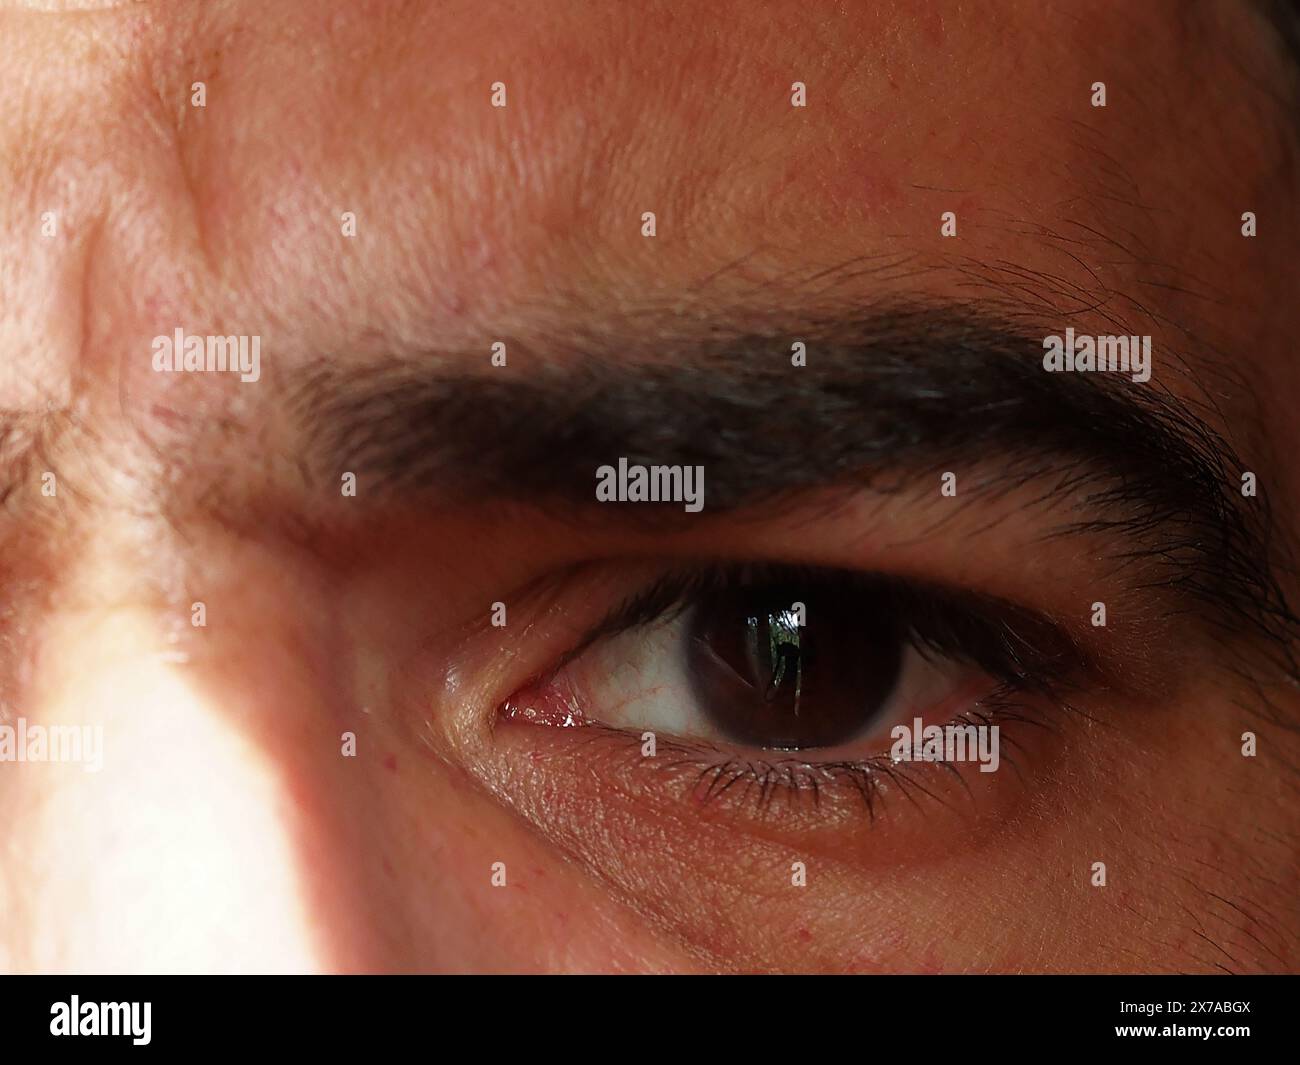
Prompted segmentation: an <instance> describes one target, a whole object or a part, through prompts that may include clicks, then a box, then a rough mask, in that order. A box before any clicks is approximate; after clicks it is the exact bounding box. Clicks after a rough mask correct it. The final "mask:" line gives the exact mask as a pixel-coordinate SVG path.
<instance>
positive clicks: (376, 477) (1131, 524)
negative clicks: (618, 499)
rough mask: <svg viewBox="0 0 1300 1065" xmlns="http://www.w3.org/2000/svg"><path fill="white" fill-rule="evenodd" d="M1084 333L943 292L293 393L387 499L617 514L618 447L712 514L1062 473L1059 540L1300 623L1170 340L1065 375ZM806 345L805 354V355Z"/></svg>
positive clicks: (1054, 484)
mask: <svg viewBox="0 0 1300 1065" xmlns="http://www.w3.org/2000/svg"><path fill="white" fill-rule="evenodd" d="M1063 329H1064V323H1062V326H1061V328H1058V329H1048V330H1046V331H1045V332H1036V331H1033V330H1031V329H1028V328H1026V326H1025V325H1024V324H1023V323H1018V322H1016V321H1013V320H1010V319H1003V318H999V317H997V316H992V315H987V314H982V313H977V312H974V311H971V310H969V309H966V308H962V307H953V306H947V305H930V304H925V305H907V306H898V307H894V308H891V309H889V310H886V311H878V312H875V313H872V314H868V315H862V316H859V317H854V318H834V319H829V320H825V321H807V322H805V324H804V325H803V326H802V327H801V328H797V329H794V330H793V331H791V332H784V333H781V334H778V333H776V332H774V331H772V330H768V329H762V330H757V331H754V332H744V331H740V330H735V329H727V328H725V327H723V326H722V325H721V324H712V325H710V324H708V323H705V324H703V325H701V326H698V327H691V328H685V329H675V330H674V331H673V332H671V333H668V334H664V335H663V336H662V339H660V340H655V339H654V337H655V334H654V333H653V332H636V331H633V330H629V331H627V332H625V333H622V334H620V333H619V332H618V331H616V330H614V331H609V332H605V331H599V332H597V331H591V332H588V333H586V334H584V336H583V339H582V340H581V342H575V341H572V340H570V341H564V340H561V339H556V340H555V341H553V342H539V341H536V340H534V341H532V342H530V343H528V344H524V343H521V342H515V341H510V342H509V343H508V344H507V350H508V352H509V355H508V365H507V366H506V367H500V368H492V367H490V366H489V365H488V358H487V353H486V350H485V351H484V352H483V353H476V356H475V358H476V359H477V361H478V364H479V365H480V366H482V369H481V370H480V371H477V372H469V373H467V372H465V371H464V369H463V367H464V366H465V364H466V361H467V359H466V357H465V356H463V355H453V356H451V357H448V358H440V357H439V356H438V355H436V354H433V353H430V354H429V355H428V356H427V357H425V358H411V359H404V360H401V361H394V362H392V363H390V364H388V365H383V366H372V367H368V368H367V369H365V370H340V369H337V368H334V367H332V366H330V365H327V364H320V365H318V366H317V367H316V368H315V369H314V370H313V371H312V372H311V373H310V374H308V375H307V376H306V378H305V379H303V381H302V383H301V384H300V385H299V387H298V389H297V391H296V393H295V395H294V396H293V399H292V406H293V407H294V409H295V410H296V411H297V413H298V415H299V418H300V421H301V422H302V424H303V426H304V428H305V429H306V431H307V433H308V435H309V438H310V439H312V440H314V441H317V442H318V447H316V448H313V452H314V454H315V455H316V456H317V457H316V459H315V460H314V462H313V465H314V466H316V468H317V470H318V472H319V473H320V474H321V475H322V476H324V477H328V478H329V479H330V480H331V482H332V483H335V484H337V479H338V476H339V473H340V472H341V471H345V470H346V471H352V472H354V473H356V474H357V477H358V479H359V481H360V482H362V483H363V484H364V491H365V492H366V493H368V494H372V495H373V494H377V493H390V494H392V495H395V496H398V497H401V498H405V499H408V500H409V499H410V498H412V497H413V496H416V495H421V494H428V495H432V496H436V497H437V498H439V499H441V500H459V501H489V500H508V501H512V502H520V503H527V504H533V505H537V506H539V507H544V508H551V509H555V508H564V509H566V510H568V511H569V512H571V513H572V512H573V511H574V508H577V510H578V512H582V513H584V517H591V516H593V515H592V512H593V511H596V510H597V505H596V503H595V484H596V469H597V467H599V466H601V465H605V464H616V463H617V461H618V460H619V459H620V458H626V459H627V460H628V462H629V464H643V465H647V466H649V465H669V466H674V465H702V466H703V467H704V469H705V484H706V487H705V507H704V512H703V515H716V514H718V513H721V512H726V511H731V510H735V509H737V508H743V507H748V506H752V505H755V504H758V503H760V502H764V501H771V500H772V499H773V497H777V496H783V495H789V494H792V493H796V492H801V491H805V490H810V489H816V488H824V487H828V486H839V485H844V486H848V487H852V486H861V485H863V484H864V483H865V484H870V485H871V486H873V487H876V488H880V487H882V486H885V487H887V486H888V485H889V484H890V483H891V482H896V481H897V480H898V479H899V478H907V477H909V476H918V475H922V474H928V473H933V472H935V471H939V470H944V469H954V470H956V471H958V472H959V475H960V472H961V471H963V470H965V471H974V470H975V468H976V467H977V466H988V465H990V464H992V465H994V466H995V468H996V470H995V472H994V473H992V474H986V475H985V476H984V478H983V480H982V482H981V487H980V490H981V491H985V492H989V491H993V492H995V491H997V490H998V489H999V488H1012V487H1017V486H1020V485H1025V484H1032V485H1035V486H1038V485H1041V486H1042V498H1043V500H1044V502H1045V503H1050V502H1051V501H1052V500H1059V501H1060V503H1061V506H1062V507H1064V508H1066V509H1068V511H1069V513H1070V514H1071V520H1070V521H1069V522H1067V523H1066V524H1065V526H1064V527H1063V528H1062V529H1060V530H1058V531H1059V532H1061V533H1094V534H1104V535H1105V536H1106V537H1108V538H1109V539H1110V540H1111V541H1112V542H1113V543H1114V544H1116V545H1118V550H1117V553H1118V554H1119V555H1120V556H1121V557H1124V558H1133V559H1137V558H1139V557H1145V558H1152V559H1156V560H1158V561H1160V562H1162V563H1163V564H1164V568H1163V569H1162V572H1161V576H1160V577H1159V579H1158V583H1159V584H1161V585H1162V586H1169V585H1171V584H1176V585H1177V586H1178V588H1177V590H1179V591H1182V592H1184V593H1189V594H1192V595H1195V596H1199V597H1201V598H1204V599H1206V600H1208V601H1212V602H1213V603H1214V604H1215V605H1216V606H1217V607H1220V608H1227V614H1229V615H1231V614H1237V613H1242V612H1246V613H1249V614H1250V615H1251V616H1252V617H1253V618H1256V619H1267V621H1268V623H1269V626H1270V627H1276V626H1282V625H1289V624H1290V622H1291V615H1290V612H1289V610H1288V609H1287V607H1286V605H1285V602H1284V599H1283V597H1282V596H1281V593H1280V591H1279V590H1278V587H1277V584H1276V582H1275V580H1274V579H1273V576H1272V573H1271V569H1270V557H1269V550H1268V548H1269V542H1268V541H1269V537H1268V530H1269V527H1270V519H1269V516H1268V509H1267V504H1266V501H1265V500H1264V499H1263V498H1262V497H1261V496H1255V497H1253V498H1246V497H1243V496H1242V494H1241V483H1242V482H1241V475H1242V473H1243V472H1246V471H1247V470H1248V467H1246V466H1243V465H1242V463H1241V461H1240V460H1239V459H1238V458H1237V457H1236V455H1235V454H1234V452H1233V450H1232V448H1231V447H1230V446H1229V445H1228V443H1227V442H1226V441H1225V440H1224V439H1223V438H1222V437H1221V436H1220V435H1219V434H1217V433H1216V432H1214V431H1213V430H1212V429H1211V428H1210V427H1209V425H1208V424H1207V423H1206V422H1205V421H1204V420H1203V419H1202V418H1201V417H1199V416H1198V414H1197V413H1196V411H1195V410H1194V409H1193V406H1192V404H1191V403H1190V402H1188V401H1186V400H1182V399H1178V398H1176V397H1175V396H1174V395H1173V394H1171V393H1170V392H1168V391H1167V390H1164V389H1162V388H1160V387H1159V385H1158V382H1159V379H1160V374H1161V366H1162V361H1161V360H1162V356H1164V355H1165V353H1164V352H1162V351H1161V350H1160V348H1159V346H1158V345H1157V346H1156V347H1155V349H1154V352H1153V359H1152V363H1153V373H1152V382H1151V384H1150V385H1143V384H1138V383H1135V382H1133V381H1132V380H1131V378H1130V376H1129V375H1125V374H1120V373H1048V372H1046V371H1045V370H1044V369H1043V364H1042V357H1043V338H1044V336H1046V335H1048V333H1052V332H1057V333H1060V332H1063ZM796 341H798V342H802V343H803V344H805V345H806V351H807V355H806V365H804V366H798V367H796V366H793V365H792V362H791V351H792V345H793V344H794V343H795V342H796ZM485 349H486V345H485ZM1164 365H1165V368H1166V370H1167V371H1168V372H1170V373H1171V374H1172V373H1174V372H1177V371H1175V370H1174V362H1173V361H1172V360H1168V361H1166V362H1165V363H1164ZM446 367H456V368H457V369H454V370H451V371H449V370H448V369H446ZM1260 480H1261V481H1263V480H1264V478H1262V477H1261V478H1260ZM934 483H935V491H936V492H937V491H938V479H937V477H936V478H935V482H934ZM1067 501H1068V502H1067ZM655 506H656V505H653V504H625V505H623V506H622V507H619V505H617V504H602V505H600V507H599V513H596V514H595V515H594V516H596V517H599V516H600V514H601V513H604V514H609V513H610V511H609V509H608V508H616V509H618V510H619V511H620V514H621V516H622V517H624V518H627V517H628V515H629V513H630V512H632V511H635V512H636V514H637V515H644V514H648V513H654V514H657V515H659V516H660V517H662V518H663V519H664V520H669V521H672V520H686V519H689V518H690V517H691V516H690V515H683V514H682V507H681V505H680V504H666V505H659V508H661V509H652V508H655ZM584 508H585V511H584ZM703 515H697V517H701V516H703Z"/></svg>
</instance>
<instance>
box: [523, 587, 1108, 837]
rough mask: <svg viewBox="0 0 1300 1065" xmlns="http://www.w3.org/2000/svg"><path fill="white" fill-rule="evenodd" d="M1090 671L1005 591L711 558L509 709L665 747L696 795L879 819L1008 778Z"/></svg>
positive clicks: (615, 622)
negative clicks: (958, 780) (1001, 774)
mask: <svg viewBox="0 0 1300 1065" xmlns="http://www.w3.org/2000/svg"><path fill="white" fill-rule="evenodd" d="M1086 669H1087V661H1086V656H1085V654H1084V652H1083V651H1082V649H1081V648H1080V647H1079V646H1078V645H1077V644H1076V643H1075V642H1074V641H1073V640H1072V639H1071V638H1070V637H1069V635H1068V634H1067V633H1066V632H1064V631H1063V630H1062V629H1061V628H1059V627H1058V626H1056V625H1054V624H1053V623H1052V622H1050V621H1049V620H1047V619H1045V618H1042V617H1039V616H1036V615H1035V614H1033V613H1032V612H1031V611H1028V610H1025V609H1023V608H1019V607H1016V606H1015V605H1013V604H1010V603H1007V602H1004V601H1001V600H998V599H995V598H993V597H988V596H981V595H972V594H963V593H961V592H953V591H950V590H946V589H941V588H937V587H932V586H928V585H926V584H923V583H918V582H915V581H910V580H900V579H897V578H893V577H887V576H882V575H878V574H864V573H858V572H853V571H846V570H840V569H833V568H819V567H804V566H790V565H777V566H772V565H727V564H715V565H710V566H705V567H695V568H689V569H685V570H682V569H675V570H672V571H669V572H668V573H665V574H663V575H661V576H659V577H657V578H656V579H654V580H653V581H652V582H651V583H650V584H649V585H648V586H647V587H646V588H644V589H642V590H640V591H638V592H637V593H636V594H635V595H633V596H632V597H631V598H629V599H628V600H626V601H625V602H623V603H621V604H619V605H618V606H617V607H616V608H615V609H614V610H613V611H612V612H611V613H610V614H608V615H607V616H606V617H605V618H604V619H602V621H601V622H600V623H599V624H598V625H597V626H596V627H595V628H594V629H593V630H592V631H591V632H589V633H587V634H586V635H584V636H583V638H582V639H581V641H580V642H579V645H578V646H577V647H576V648H575V649H573V650H571V651H569V652H568V653H566V654H565V655H564V656H563V658H562V661H561V662H560V663H558V664H557V665H556V666H555V667H553V668H551V669H548V670H547V671H546V672H545V673H544V674H542V675H541V676H539V677H537V678H535V679H533V680H531V681H530V682H529V683H528V684H526V685H525V686H523V687H522V688H521V689H520V690H518V691H517V692H515V693H514V694H513V695H512V696H511V697H510V698H509V699H507V700H506V701H505V702H504V703H503V704H502V706H501V708H500V716H501V721H502V723H503V724H504V725H505V726H506V727H510V726H511V725H536V726H549V727H562V728H579V729H587V730H588V732H589V736H590V738H591V739H593V740H599V741H600V742H601V743H602V744H604V745H606V746H617V745H618V744H619V743H620V742H622V743H625V744H627V745H628V746H630V747H631V748H632V749H634V750H635V751H637V752H638V755H639V756H640V757H642V758H658V757H660V750H661V748H662V749H663V751H664V752H665V753H664V754H663V758H664V760H665V761H666V762H668V763H669V764H670V765H671V766H672V767H673V770H674V771H676V773H677V774H678V775H682V774H683V771H684V775H685V776H687V777H688V779H689V780H690V781H691V783H692V785H693V787H692V790H691V792H690V794H691V796H692V797H693V798H695V799H697V800H699V801H712V800H714V799H719V800H722V799H725V800H727V801H734V802H736V803H738V804H743V803H750V804H751V805H752V806H753V807H754V809H753V810H752V811H750V812H752V813H754V814H755V815H757V814H758V813H760V812H770V811H771V810H772V809H773V805H774V800H775V799H777V798H780V797H784V798H785V799H787V800H789V802H796V801H800V800H804V799H811V800H813V801H815V802H816V803H817V804H818V805H820V804H821V803H822V802H823V801H825V802H827V803H830V802H831V801H832V800H835V799H838V798H841V797H843V798H848V799H849V800H850V802H852V801H854V800H856V801H857V802H858V803H859V804H860V807H861V809H860V812H861V813H863V814H864V815H866V816H868V817H869V818H874V817H875V816H876V814H877V810H878V808H883V807H884V806H885V804H887V803H888V802H889V801H891V800H893V799H898V798H901V797H903V796H907V797H908V798H913V797H914V796H915V795H922V796H929V797H931V798H934V797H936V796H937V793H938V792H939V791H941V790H943V789H942V787H941V786H940V784H939V783H938V782H937V781H935V780H934V779H933V774H934V773H935V772H944V773H947V774H957V775H959V776H960V775H962V774H964V773H965V772H968V771H976V772H980V773H983V774H987V773H991V772H996V771H997V770H998V769H999V767H1000V765H1001V761H1002V752H1003V750H1004V748H1005V750H1006V751H1007V753H1008V755H1009V756H1010V755H1011V752H1013V751H1014V750H1015V749H1016V748H1017V747H1018V746H1020V745H1021V744H1020V741H1019V740H1018V738H1017V733H1018V730H1026V729H1034V728H1043V727H1052V721H1051V715H1052V714H1053V713H1060V712H1062V711H1065V710H1068V702H1067V694H1066V693H1067V692H1068V691H1069V688H1070V685H1071V683H1072V682H1073V680H1074V679H1075V678H1077V677H1078V676H1079V675H1080V674H1081V673H1083V672H1084V671H1086ZM1011 760H1012V761H1014V758H1013V757H1012V759H1011ZM972 763H973V764H972ZM967 787H969V784H968V785H967Z"/></svg>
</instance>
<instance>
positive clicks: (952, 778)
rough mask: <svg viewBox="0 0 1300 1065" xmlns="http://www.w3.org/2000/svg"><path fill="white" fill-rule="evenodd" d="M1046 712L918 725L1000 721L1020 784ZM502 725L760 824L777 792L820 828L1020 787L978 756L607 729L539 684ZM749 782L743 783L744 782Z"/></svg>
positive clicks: (1008, 703) (979, 713)
mask: <svg viewBox="0 0 1300 1065" xmlns="http://www.w3.org/2000/svg"><path fill="white" fill-rule="evenodd" d="M1050 714H1051V711H1050V710H1048V709H1046V708H1040V707H1037V706H1036V705H1034V704H1033V703H1031V702H1028V701H1020V699H1019V697H1017V696H1014V695H1013V694H1012V693H1006V697H1005V701H1001V702H998V703H997V704H996V705H995V704H994V703H992V702H990V703H988V704H982V703H976V704H974V705H973V706H972V707H970V708H969V709H966V710H963V711H962V712H961V713H959V714H957V715H956V716H954V717H946V718H945V717H935V716H931V717H930V718H929V719H923V721H922V724H923V725H927V726H928V725H931V724H935V725H940V726H941V727H943V726H946V725H950V724H958V725H976V726H977V727H980V726H982V727H985V728H991V727H992V726H997V728H998V733H997V734H996V735H997V742H998V745H999V753H998V757H997V759H996V762H997V763H998V766H997V768H1002V769H1003V770H1004V775H1010V776H1014V777H1015V778H1016V781H1017V783H1019V784H1023V783H1024V782H1025V780H1024V777H1023V768H1024V767H1025V766H1028V767H1036V766H1038V765H1040V764H1041V763H1042V761H1043V759H1045V758H1050V754H1049V752H1048V751H1047V748H1048V747H1050V746H1053V745H1054V740H1055V739H1056V738H1057V736H1058V733H1057V730H1056V729H1055V727H1054V726H1053V724H1052V722H1051V721H1050V720H1049V717H1050ZM499 724H500V725H502V726H503V727H502V728H501V729H499V730H498V736H501V737H503V738H505V739H506V741H507V743H508V744H511V745H512V744H513V743H515V742H518V743H522V744H526V745H531V746H532V748H533V749H535V750H537V751H538V752H539V755H540V760H541V761H544V762H548V763H551V762H553V760H554V759H556V758H557V757H561V756H573V755H578V756H579V757H581V755H579V754H578V753H579V752H586V753H587V754H589V755H593V756H594V757H593V758H592V760H591V762H590V763H589V764H587V765H586V770H587V774H586V775H588V776H589V775H590V774H592V773H596V772H597V770H598V768H599V766H601V765H604V766H606V768H608V769H609V770H610V771H611V772H612V773H613V774H614V775H616V776H617V777H619V778H620V779H622V780H624V781H625V782H628V781H630V778H629V777H628V776H627V771H628V770H631V771H632V772H633V773H634V774H635V775H636V777H637V778H638V779H637V780H636V781H635V783H637V784H638V786H639V788H638V790H640V789H648V788H652V787H656V788H659V789H661V791H662V793H663V794H662V796H661V797H664V796H671V797H673V798H674V800H675V801H677V802H681V803H685V804H687V805H689V806H694V807H696V808H699V807H702V806H703V805H705V804H707V803H710V802H712V801H713V800H715V799H724V798H726V799H727V801H728V803H729V804H730V805H732V806H733V807H743V806H744V803H745V801H746V800H747V799H749V798H751V797H754V798H756V799H757V800H758V801H757V803H756V805H755V807H754V808H752V809H749V810H744V809H743V808H742V809H741V810H740V811H739V812H741V813H743V814H745V815H746V816H752V817H757V818H758V819H760V820H761V819H764V818H766V817H767V816H769V815H770V814H772V812H773V802H772V799H773V797H774V796H775V795H778V794H779V795H780V796H781V797H782V799H783V800H788V803H789V804H790V805H793V804H795V803H802V802H804V801H805V800H807V801H809V802H811V804H812V805H814V806H815V807H817V809H818V811H819V813H820V814H821V815H823V827H825V825H827V824H830V823H832V822H836V821H839V820H840V819H841V818H847V817H854V816H856V817H857V818H859V819H860V818H863V817H865V818H867V819H868V820H872V819H874V818H875V817H876V815H877V813H878V812H883V809H884V806H885V805H886V804H894V803H896V802H897V801H900V800H901V801H904V802H907V803H910V804H912V805H914V806H919V805H920V802H918V800H930V801H932V802H934V803H936V804H937V805H940V806H942V805H952V804H954V803H955V802H958V801H963V800H964V801H966V802H970V801H972V800H973V801H975V802H976V804H977V806H982V807H986V808H985V809H979V810H977V811H976V812H979V813H987V812H988V809H987V808H988V807H996V806H998V805H999V804H1000V801H1001V800H1000V797H999V796H998V795H996V794H994V792H995V791H1001V792H1004V793H1005V792H1008V791H1015V790H1017V789H1016V788H1015V787H1014V786H1013V787H1011V788H1008V787H1007V786H1006V785H1005V784H1004V783H1003V782H1002V781H993V780H991V779H989V778H990V777H991V776H993V775H996V774H995V773H983V772H981V771H980V764H979V762H978V761H973V760H968V761H965V762H927V761H905V762H901V763H900V762H896V761H894V760H893V759H892V758H891V757H890V754H889V747H888V746H886V747H885V748H884V749H881V748H880V746H879V745H877V746H876V747H875V748H872V749H866V748H859V749H857V750H846V749H842V748H835V749H830V748H826V749H808V750H806V751H780V750H771V749H766V750H765V749H756V748H755V749H743V748H736V747H729V746H724V745H721V744H718V743H715V742H710V741H708V740H695V739H691V738H685V737H679V736H671V735H660V734H656V733H654V732H652V731H648V730H634V729H627V728H620V727H616V726H610V725H608V724H605V723H602V722H600V721H596V720H593V719H591V718H588V717H586V716H585V715H584V714H583V713H582V711H581V709H580V707H579V706H578V704H577V703H576V702H575V700H574V699H573V697H572V695H570V694H565V693H562V692H560V691H557V690H551V691H549V692H548V691H547V690H545V689H544V688H540V689H534V690H532V691H527V692H523V693H521V694H520V695H517V696H515V697H512V698H511V699H510V700H507V701H506V702H505V703H504V704H502V706H501V708H500V710H499ZM556 726H560V729H561V730H562V731H563V733H564V735H563V736H557V737H554V738H552V737H550V736H548V735H547V734H548V733H553V732H555V731H557V728H556ZM512 733H522V735H515V736H512V735H511V734H512ZM530 734H531V735H530ZM652 737H653V742H651V738H652ZM648 750H650V751H652V753H647V751H648ZM1022 763H1023V766H1022ZM692 774H693V775H694V780H693V781H692V780H691V779H690V778H691V775H692ZM746 783H747V784H748V786H743V785H745V784H746ZM684 784H685V785H687V786H684ZM738 785H742V786H739V787H738ZM954 785H956V786H955V787H954ZM756 787H757V789H758V794H757V795H756V796H755V795H753V793H754V791H755V788H756ZM976 789H978V792H977V790H976ZM981 796H982V797H983V800H984V801H983V802H981ZM831 800H834V808H832V806H831ZM990 800H991V801H990Z"/></svg>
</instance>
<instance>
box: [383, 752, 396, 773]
mask: <svg viewBox="0 0 1300 1065" xmlns="http://www.w3.org/2000/svg"><path fill="white" fill-rule="evenodd" d="M384 768H385V769H387V770H388V771H389V772H390V773H396V772H397V755H395V754H390V755H389V756H388V757H387V758H385V759H384Z"/></svg>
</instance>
